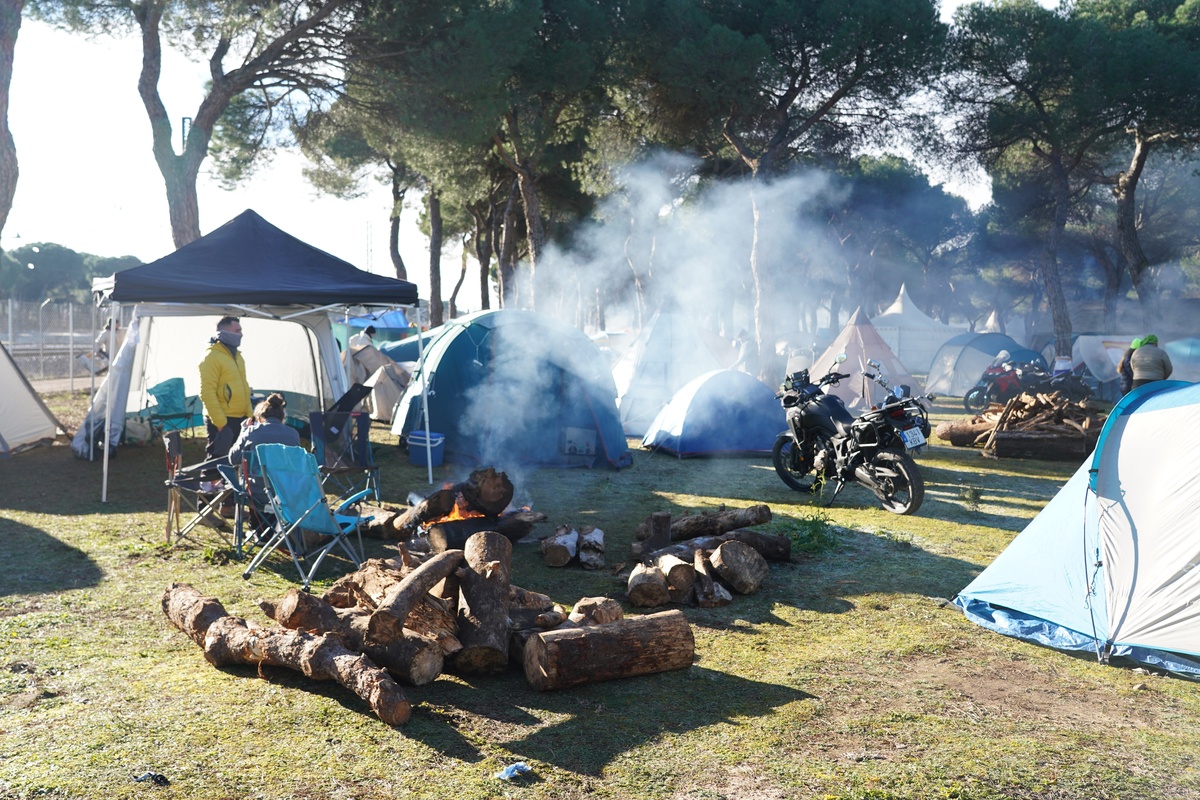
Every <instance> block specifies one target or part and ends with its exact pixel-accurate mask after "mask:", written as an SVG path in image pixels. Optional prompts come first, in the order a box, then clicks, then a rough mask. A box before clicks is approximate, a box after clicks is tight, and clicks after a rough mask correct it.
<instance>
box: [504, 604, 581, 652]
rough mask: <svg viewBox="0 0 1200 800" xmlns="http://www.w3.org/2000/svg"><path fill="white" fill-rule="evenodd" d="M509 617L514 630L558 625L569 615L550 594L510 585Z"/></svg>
mask: <svg viewBox="0 0 1200 800" xmlns="http://www.w3.org/2000/svg"><path fill="white" fill-rule="evenodd" d="M508 618H509V620H510V621H511V623H512V628H513V630H523V629H528V628H543V629H544V628H553V627H554V626H555V625H558V624H559V623H560V622H562V621H563V620H564V619H566V618H567V615H566V612H565V611H563V608H562V606H559V605H557V604H555V602H554V601H553V600H551V599H550V598H549V596H547V595H544V594H541V593H540V592H531V591H529V590H528V589H522V588H521V587H520V586H509V587H508ZM510 656H511V654H510ZM510 660H511V658H510Z"/></svg>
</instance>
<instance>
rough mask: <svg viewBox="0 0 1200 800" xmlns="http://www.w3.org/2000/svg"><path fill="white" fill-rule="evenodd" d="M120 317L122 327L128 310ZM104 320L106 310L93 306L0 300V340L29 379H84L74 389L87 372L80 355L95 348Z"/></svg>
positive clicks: (87, 374) (125, 322) (87, 379)
mask: <svg viewBox="0 0 1200 800" xmlns="http://www.w3.org/2000/svg"><path fill="white" fill-rule="evenodd" d="M121 316H122V317H123V319H122V320H121V328H122V330H124V329H125V327H126V324H127V323H128V312H126V313H122V315H121ZM107 319H108V312H107V311H106V310H102V309H98V308H96V307H95V306H90V305H83V304H80V303H71V302H67V301H57V300H47V301H45V302H43V303H32V302H22V301H18V300H13V299H11V298H10V299H8V300H4V301H0V341H2V342H3V343H4V347H5V349H6V350H8V352H9V354H11V355H12V357H13V360H14V361H16V362H17V366H18V367H20V368H21V371H22V372H23V373H25V377H26V378H28V379H29V380H31V381H36V380H50V379H61V378H74V379H78V380H80V381H82V382H83V383H81V384H80V386H78V387H76V388H83V387H84V386H86V382H87V381H89V380H90V375H89V373H88V371H87V369H86V367H85V366H84V364H83V363H81V361H80V360H79V357H80V356H83V355H88V354H90V353H91V352H92V351H93V350H94V349H95V340H96V336H97V335H98V334H99V332H100V330H101V329H102V328H103V327H104V323H105V322H106V321H107Z"/></svg>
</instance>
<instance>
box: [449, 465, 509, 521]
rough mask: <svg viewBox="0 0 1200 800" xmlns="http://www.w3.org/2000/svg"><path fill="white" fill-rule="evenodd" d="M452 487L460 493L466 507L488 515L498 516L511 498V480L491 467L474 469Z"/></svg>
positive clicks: (507, 505)
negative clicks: (465, 478)
mask: <svg viewBox="0 0 1200 800" xmlns="http://www.w3.org/2000/svg"><path fill="white" fill-rule="evenodd" d="M454 488H455V489H457V490H458V491H459V492H461V493H462V496H463V500H465V501H466V504H467V508H469V509H471V510H472V511H478V512H479V513H481V514H484V515H486V516H489V517H498V516H500V515H501V514H502V513H504V510H505V509H507V508H508V507H509V505H510V504H511V503H512V499H513V485H512V481H510V480H509V479H508V476H507V475H505V474H504V473H503V472H496V470H494V469H493V468H491V467H483V468H482V469H477V470H475V471H474V472H472V473H471V475H470V477H468V478H467V480H465V481H463V482H462V483H460V484H458V485H457V486H456V487H454Z"/></svg>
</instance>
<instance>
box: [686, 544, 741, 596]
mask: <svg viewBox="0 0 1200 800" xmlns="http://www.w3.org/2000/svg"><path fill="white" fill-rule="evenodd" d="M692 566H693V567H694V568H695V570H696V582H695V584H694V585H693V587H692V589H693V591H694V592H695V595H696V605H698V606H700V607H701V608H716V607H718V606H726V605H729V604H730V603H732V602H733V595H731V594H730V593H729V590H728V589H726V588H725V587H724V586H722V585H721V584H720V583H718V582H717V581H716V578H715V577H714V574H713V567H712V564H711V563H709V560H708V554H707V553H705V552H704V551H703V550H697V551H696V552H695V553H693V560H692Z"/></svg>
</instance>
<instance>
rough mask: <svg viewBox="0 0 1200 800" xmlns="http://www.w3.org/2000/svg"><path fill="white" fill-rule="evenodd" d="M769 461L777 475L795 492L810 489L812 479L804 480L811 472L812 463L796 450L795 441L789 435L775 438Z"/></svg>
mask: <svg viewBox="0 0 1200 800" xmlns="http://www.w3.org/2000/svg"><path fill="white" fill-rule="evenodd" d="M771 463H772V464H774V465H775V471H776V472H777V473H779V477H780V479H781V480H783V482H784V483H786V484H787V485H788V486H789V487H791V488H792V489H795V490H796V491H797V492H807V491H811V490H812V481H811V480H807V481H806V480H805V478H807V477H808V474H809V473H810V472H812V464H811V463H810V462H809V461H808V459H807V458H805V457H804V454H803V453H799V452H796V442H795V440H794V439H792V437H791V436H790V435H784V436H778V437H776V438H775V447H774V448H773V449H772V450H771Z"/></svg>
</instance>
